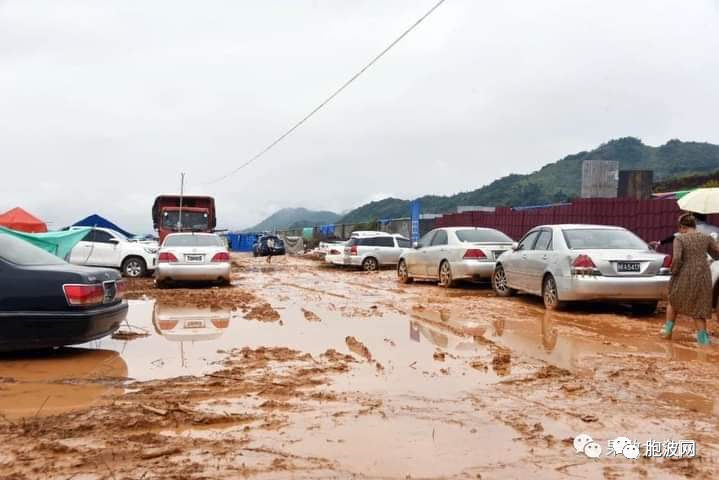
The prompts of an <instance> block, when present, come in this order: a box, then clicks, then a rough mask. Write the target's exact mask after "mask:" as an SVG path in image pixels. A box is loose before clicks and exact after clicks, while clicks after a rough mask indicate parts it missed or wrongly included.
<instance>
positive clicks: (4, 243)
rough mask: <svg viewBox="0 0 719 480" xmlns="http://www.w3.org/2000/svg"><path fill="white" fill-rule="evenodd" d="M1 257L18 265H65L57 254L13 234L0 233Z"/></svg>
mask: <svg viewBox="0 0 719 480" xmlns="http://www.w3.org/2000/svg"><path fill="white" fill-rule="evenodd" d="M0 258H3V259H4V260H7V261H8V262H10V263H14V264H16V265H24V266H33V265H63V264H64V263H65V262H64V261H63V260H61V259H59V258H57V257H56V256H54V255H52V254H50V253H48V252H46V251H45V250H42V249H41V248H38V247H36V246H35V245H32V244H30V243H28V242H26V241H25V240H21V239H19V238H16V237H13V236H11V235H5V234H0Z"/></svg>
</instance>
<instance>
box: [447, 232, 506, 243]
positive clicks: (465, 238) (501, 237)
mask: <svg viewBox="0 0 719 480" xmlns="http://www.w3.org/2000/svg"><path fill="white" fill-rule="evenodd" d="M457 238H458V239H459V241H460V242H467V243H512V239H511V238H509V237H508V236H506V235H505V234H503V233H502V232H500V231H498V230H474V229H472V230H469V229H468V230H457Z"/></svg>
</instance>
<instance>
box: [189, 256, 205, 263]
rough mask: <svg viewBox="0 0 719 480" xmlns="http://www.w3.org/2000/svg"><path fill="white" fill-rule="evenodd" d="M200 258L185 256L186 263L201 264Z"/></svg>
mask: <svg viewBox="0 0 719 480" xmlns="http://www.w3.org/2000/svg"><path fill="white" fill-rule="evenodd" d="M202 258H203V256H202V255H185V260H187V261H188V262H201V261H202Z"/></svg>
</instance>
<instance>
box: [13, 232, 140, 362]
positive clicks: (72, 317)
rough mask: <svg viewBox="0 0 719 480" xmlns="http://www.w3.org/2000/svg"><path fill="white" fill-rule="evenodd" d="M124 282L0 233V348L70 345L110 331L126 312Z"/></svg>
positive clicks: (109, 272) (115, 274) (110, 273)
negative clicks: (72, 263) (123, 298)
mask: <svg viewBox="0 0 719 480" xmlns="http://www.w3.org/2000/svg"><path fill="white" fill-rule="evenodd" d="M123 291H124V281H123V280H122V277H121V276H120V274H119V272H117V271H115V270H111V269H107V268H93V267H82V266H77V265H71V264H69V263H67V262H65V261H64V260H62V259H60V258H57V257H55V256H54V255H51V254H49V253H47V252H45V251H44V250H42V249H39V248H37V247H35V246H34V245H31V244H30V243H28V242H26V241H24V240H21V239H19V238H16V237H12V236H10V235H4V234H0V351H2V352H6V351H13V350H32V349H43V348H52V347H60V346H64V345H75V344H79V343H85V342H89V341H91V340H95V339H98V338H101V337H104V336H106V335H110V334H111V333H113V332H114V331H115V330H117V328H118V327H119V326H120V322H122V321H123V320H124V319H125V317H126V315H127V302H125V301H123V300H122V294H123Z"/></svg>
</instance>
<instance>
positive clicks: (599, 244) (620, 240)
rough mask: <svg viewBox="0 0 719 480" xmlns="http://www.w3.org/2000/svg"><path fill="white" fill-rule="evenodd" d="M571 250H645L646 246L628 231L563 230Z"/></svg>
mask: <svg viewBox="0 0 719 480" xmlns="http://www.w3.org/2000/svg"><path fill="white" fill-rule="evenodd" d="M564 239H565V240H566V242H567V246H568V247H569V248H570V249H571V250H646V249H647V244H646V243H644V241H642V239H640V238H639V237H637V236H636V235H634V234H633V233H632V232H630V231H628V230H623V229H622V230H619V229H617V230H614V229H606V228H583V229H575V230H564Z"/></svg>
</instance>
